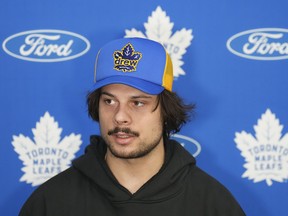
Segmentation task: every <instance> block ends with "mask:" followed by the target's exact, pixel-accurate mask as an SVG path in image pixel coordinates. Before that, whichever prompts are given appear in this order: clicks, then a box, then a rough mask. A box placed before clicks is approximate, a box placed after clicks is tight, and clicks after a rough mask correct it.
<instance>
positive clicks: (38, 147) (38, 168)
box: [12, 112, 82, 186]
mask: <svg viewBox="0 0 288 216" xmlns="http://www.w3.org/2000/svg"><path fill="white" fill-rule="evenodd" d="M32 132H33V135H34V142H33V141H32V140H31V139H30V138H29V137H25V136H24V135H22V134H20V135H19V136H13V141H12V145H13V146H14V150H15V151H16V152H17V153H18V155H19V159H20V160H22V161H23V165H24V167H23V168H22V169H21V170H22V171H23V172H24V175H23V176H22V177H21V178H20V181H26V182H27V183H31V184H32V186H36V185H40V184H42V183H43V182H45V181H46V180H48V179H49V178H51V177H53V176H54V175H56V174H58V173H59V172H62V171H64V170H65V169H67V168H68V167H69V166H70V164H71V160H72V159H74V158H75V153H76V152H77V151H78V150H79V148H80V145H81V144H82V141H81V135H75V134H74V133H72V134H70V135H69V136H65V137H64V139H63V140H62V141H60V140H61V136H60V135H61V132H62V128H59V127H58V123H57V122H55V121H54V118H53V117H51V116H50V114H49V113H48V112H46V113H45V114H44V116H43V117H41V118H40V122H37V123H36V128H33V129H32Z"/></svg>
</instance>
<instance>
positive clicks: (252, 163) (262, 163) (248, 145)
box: [234, 109, 288, 186]
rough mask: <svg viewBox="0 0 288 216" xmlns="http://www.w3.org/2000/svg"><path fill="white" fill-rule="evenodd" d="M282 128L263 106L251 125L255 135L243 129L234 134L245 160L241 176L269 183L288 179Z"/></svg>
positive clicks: (285, 138) (287, 143)
mask: <svg viewBox="0 0 288 216" xmlns="http://www.w3.org/2000/svg"><path fill="white" fill-rule="evenodd" d="M282 129H283V126H282V125H280V123H279V120H278V119H277V118H276V116H275V114H273V113H272V112H271V111H270V109H267V110H266V112H265V113H264V114H263V115H262V116H261V119H259V120H258V123H257V125H255V126H254V130H255V133H256V134H255V137H253V135H251V134H249V133H246V132H245V131H242V132H241V133H236V138H235V140H234V141H235V142H236V145H237V148H238V149H239V150H240V151H241V155H242V156H243V157H244V158H245V161H246V163H245V164H244V167H245V168H246V169H247V170H246V172H244V173H243V175H242V177H243V178H248V179H253V181H254V182H260V181H266V183H267V185H269V186H271V185H272V184H273V181H277V182H284V180H286V179H288V134H285V135H284V136H283V137H282Z"/></svg>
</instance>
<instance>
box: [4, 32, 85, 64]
mask: <svg viewBox="0 0 288 216" xmlns="http://www.w3.org/2000/svg"><path fill="white" fill-rule="evenodd" d="M2 47H3V50H4V51H5V52H6V53H7V54H9V55H11V56H13V57H15V58H18V59H22V60H27V61H33V62H59V61H67V60H70V59H74V58H78V57H80V56H82V55H84V54H85V53H86V52H88V50H89V49H90V42H89V41H88V40H87V39H86V38H85V37H83V36H81V35H79V34H76V33H73V32H68V31H62V30H51V29H48V30H33V31H25V32H20V33H18V34H14V35H12V36H10V37H8V38H6V39H5V40H4V42H3V44H2Z"/></svg>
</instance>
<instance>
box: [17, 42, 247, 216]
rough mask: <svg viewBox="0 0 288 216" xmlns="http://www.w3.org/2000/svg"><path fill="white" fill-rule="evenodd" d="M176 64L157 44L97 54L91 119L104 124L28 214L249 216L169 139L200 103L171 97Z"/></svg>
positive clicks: (113, 46) (37, 195) (114, 45)
mask: <svg viewBox="0 0 288 216" xmlns="http://www.w3.org/2000/svg"><path fill="white" fill-rule="evenodd" d="M172 83H173V72H172V62H171V59H170V57H169V55H168V54H167V53H166V51H165V49H164V48H163V46H162V45H161V44H159V43H157V42H154V41H151V40H147V39H140V38H129V39H128V38H126V39H120V40H115V41H112V42H110V43H108V44H107V45H105V46H104V47H103V48H102V49H101V50H100V51H99V53H98V56H97V60H96V67H95V85H94V86H93V89H92V91H91V92H90V93H89V94H88V96H87V104H88V111H89V115H90V116H91V117H92V119H94V120H95V121H97V122H99V126H100V132H101V137H100V136H92V137H91V144H90V145H89V146H88V147H87V148H86V151H85V154H84V155H83V156H82V157H80V158H78V159H76V160H75V161H73V165H72V167H71V168H69V169H68V170H66V171H64V172H62V173H60V174H59V175H57V176H56V177H54V178H52V179H50V180H49V181H47V182H46V183H44V184H43V185H42V186H40V187H39V188H38V189H37V190H36V191H35V192H34V193H33V194H32V196H31V197H30V198H29V199H28V201H27V202H26V203H25V205H24V206H23V208H22V210H21V212H20V215H21V216H24V215H27V216H28V215H29V216H42V215H45V216H66V215H69V216H76V215H77V216H88V215H89V216H90V215H91V216H92V215H103V216H110V215H111V216H112V215H113V216H115V215H117V216H132V215H133V216H134V215H137V216H144V215H145V216H147V215H149V216H150V215H155V216H159V215H165V216H172V215H177V216H178V215H179V216H188V215H189V216H193V215H195V216H202V215H203V216H217V215H218V216H242V215H245V214H244V212H243V211H242V209H241V207H240V206H239V205H238V203H237V202H236V201H235V199H234V198H233V197H232V195H231V194H230V192H229V191H228V190H227V189H225V188H224V187H223V186H222V185H221V184H220V183H218V182H217V181H216V180H215V179H213V178H212V177H210V176H209V175H207V174H206V173H204V172H203V171H202V170H200V169H199V168H198V167H197V166H196V165H195V159H194V158H193V157H192V156H191V155H190V154H189V153H188V152H187V151H186V150H185V149H184V148H183V147H182V146H181V145H180V144H179V143H177V142H176V141H173V140H170V139H169V136H170V135H171V134H172V133H175V132H178V131H179V130H180V128H181V126H182V125H183V124H184V123H185V122H186V121H187V119H188V111H189V110H190V109H192V108H193V106H187V105H185V104H183V102H182V101H181V99H180V98H179V97H178V96H177V94H175V93H173V92H172Z"/></svg>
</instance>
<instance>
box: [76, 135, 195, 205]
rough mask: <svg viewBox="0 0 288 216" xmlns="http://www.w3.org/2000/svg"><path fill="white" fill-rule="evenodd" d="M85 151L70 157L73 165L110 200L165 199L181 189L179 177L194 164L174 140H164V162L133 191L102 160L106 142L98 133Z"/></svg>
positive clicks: (182, 177) (92, 137) (181, 182)
mask: <svg viewBox="0 0 288 216" xmlns="http://www.w3.org/2000/svg"><path fill="white" fill-rule="evenodd" d="M90 142H91V144H90V145H88V146H87V148H86V149H85V154H84V155H83V156H81V157H80V158H78V159H76V160H75V161H73V163H72V164H73V166H74V168H75V169H77V170H78V171H79V172H81V173H82V174H83V175H84V176H86V177H87V178H89V179H90V180H91V182H93V184H95V186H97V187H99V188H101V190H102V191H103V193H105V195H106V197H107V198H108V199H109V200H110V201H112V202H125V201H129V200H130V201H131V200H132V199H133V200H134V201H139V202H155V201H157V200H163V199H168V198H170V197H173V196H174V195H176V194H177V193H178V192H180V191H181V189H182V186H183V183H184V182H183V181H185V180H186V177H187V175H188V173H189V171H191V169H190V168H191V166H194V165H195V163H196V162H195V159H194V158H193V156H192V155H191V154H190V153H189V152H187V151H186V150H185V149H184V148H183V147H182V146H181V145H180V144H179V143H178V142H176V141H174V140H165V141H164V143H165V162H164V164H163V166H162V168H161V169H160V171H159V172H158V173H157V174H156V175H154V176H153V177H152V178H151V179H150V180H149V181H148V182H146V183H145V184H144V185H143V186H142V187H141V188H140V189H139V190H138V191H137V192H136V193H134V194H131V193H130V192H129V191H128V190H127V189H126V188H124V187H123V186H122V185H120V184H119V183H118V181H117V179H116V178H115V177H114V175H113V174H112V172H111V171H110V169H109V167H108V166H107V164H106V162H105V159H104V158H105V154H106V143H105V142H104V141H103V139H102V138H101V137H100V136H91V138H90Z"/></svg>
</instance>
